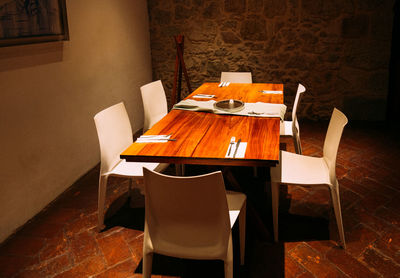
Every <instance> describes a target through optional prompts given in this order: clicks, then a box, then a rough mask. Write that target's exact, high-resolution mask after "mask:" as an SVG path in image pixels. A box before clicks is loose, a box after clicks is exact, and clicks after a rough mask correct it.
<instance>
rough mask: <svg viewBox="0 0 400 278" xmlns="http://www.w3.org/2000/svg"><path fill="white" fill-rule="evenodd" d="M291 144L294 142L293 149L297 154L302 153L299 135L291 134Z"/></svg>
mask: <svg viewBox="0 0 400 278" xmlns="http://www.w3.org/2000/svg"><path fill="white" fill-rule="evenodd" d="M293 144H294V149H295V152H296V153H297V154H303V152H302V150H301V142H300V137H299V135H298V134H296V135H293Z"/></svg>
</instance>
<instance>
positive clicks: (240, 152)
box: [225, 142, 247, 158]
mask: <svg viewBox="0 0 400 278" xmlns="http://www.w3.org/2000/svg"><path fill="white" fill-rule="evenodd" d="M236 144H237V142H235V143H233V144H232V145H231V144H229V146H228V149H227V150H226V154H225V157H227V158H233V155H234V154H235V150H236ZM231 146H232V147H231ZM229 148H232V149H231V151H230V153H229ZM246 148H247V142H240V144H239V149H238V150H237V152H236V155H235V158H244V155H245V154H246ZM228 153H229V155H228Z"/></svg>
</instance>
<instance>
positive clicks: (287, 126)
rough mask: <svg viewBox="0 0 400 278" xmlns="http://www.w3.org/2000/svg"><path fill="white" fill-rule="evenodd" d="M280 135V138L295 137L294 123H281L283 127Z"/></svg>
mask: <svg viewBox="0 0 400 278" xmlns="http://www.w3.org/2000/svg"><path fill="white" fill-rule="evenodd" d="M279 135H280V136H290V137H292V136H293V130H292V121H283V122H282V121H281V126H280V130H279Z"/></svg>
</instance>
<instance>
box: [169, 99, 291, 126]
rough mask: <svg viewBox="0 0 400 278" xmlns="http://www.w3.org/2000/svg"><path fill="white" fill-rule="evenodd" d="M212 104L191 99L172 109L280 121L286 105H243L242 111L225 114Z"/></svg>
mask: <svg viewBox="0 0 400 278" xmlns="http://www.w3.org/2000/svg"><path fill="white" fill-rule="evenodd" d="M214 103H216V101H215V100H207V101H199V100H193V99H185V100H182V101H180V102H179V103H177V104H175V105H174V107H173V108H172V109H181V110H190V111H197V112H209V113H214V114H227V115H238V116H250V117H279V118H281V120H282V121H283V119H284V117H285V113H286V105H284V104H278V103H265V102H256V103H245V104H244V109H243V110H241V111H238V112H227V111H224V110H219V109H216V108H215V107H214Z"/></svg>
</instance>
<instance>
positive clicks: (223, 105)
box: [214, 99, 244, 112]
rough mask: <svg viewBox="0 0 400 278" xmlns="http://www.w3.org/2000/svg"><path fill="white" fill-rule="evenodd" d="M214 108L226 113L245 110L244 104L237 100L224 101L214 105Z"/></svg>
mask: <svg viewBox="0 0 400 278" xmlns="http://www.w3.org/2000/svg"><path fill="white" fill-rule="evenodd" d="M214 108H215V109H218V110H222V111H225V112H239V111H241V110H243V108H244V103H243V102H242V101H240V100H237V99H224V100H220V101H217V102H216V103H214Z"/></svg>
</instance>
